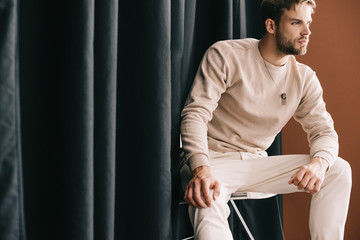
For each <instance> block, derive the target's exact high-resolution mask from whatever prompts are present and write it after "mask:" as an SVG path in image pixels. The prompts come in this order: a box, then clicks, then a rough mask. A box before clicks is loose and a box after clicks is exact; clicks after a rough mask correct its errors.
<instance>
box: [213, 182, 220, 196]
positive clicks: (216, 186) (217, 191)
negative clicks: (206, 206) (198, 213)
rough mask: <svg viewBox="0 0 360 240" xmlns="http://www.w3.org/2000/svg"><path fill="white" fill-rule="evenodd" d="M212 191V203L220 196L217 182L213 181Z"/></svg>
mask: <svg viewBox="0 0 360 240" xmlns="http://www.w3.org/2000/svg"><path fill="white" fill-rule="evenodd" d="M213 189H214V193H213V199H214V201H216V199H217V198H218V197H219V196H220V183H219V182H218V181H215V183H214V186H213Z"/></svg>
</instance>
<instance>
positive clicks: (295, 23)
mask: <svg viewBox="0 0 360 240" xmlns="http://www.w3.org/2000/svg"><path fill="white" fill-rule="evenodd" d="M299 23H300V22H299V21H297V22H292V23H291V25H297V24H299Z"/></svg>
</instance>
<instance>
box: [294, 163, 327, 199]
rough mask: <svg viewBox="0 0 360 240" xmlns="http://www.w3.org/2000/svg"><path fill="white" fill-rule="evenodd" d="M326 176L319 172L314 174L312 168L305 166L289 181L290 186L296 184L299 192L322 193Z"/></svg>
mask: <svg viewBox="0 0 360 240" xmlns="http://www.w3.org/2000/svg"><path fill="white" fill-rule="evenodd" d="M323 180H324V176H323V175H322V174H320V173H319V172H314V171H313V170H312V169H311V167H309V166H307V165H305V166H303V167H301V168H300V169H299V171H297V172H296V173H295V174H294V175H293V176H291V178H290V180H289V182H288V183H289V184H294V185H295V186H297V188H298V189H299V190H304V191H306V192H308V193H310V194H315V193H317V192H319V191H320V188H321V185H322V182H323Z"/></svg>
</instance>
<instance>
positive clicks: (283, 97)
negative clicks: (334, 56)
mask: <svg viewBox="0 0 360 240" xmlns="http://www.w3.org/2000/svg"><path fill="white" fill-rule="evenodd" d="M263 62H264V65H265V68H266V70H267V72H268V74H269V76H270V78H271V80H272V81H273V83H274V84H275V86H276V88H277V89H278V90H279V91H280V92H281V94H280V98H281V103H282V105H286V92H284V91H281V90H280V88H279V87H278V85H277V84H276V82H275V81H274V79H273V77H272V76H271V73H270V71H269V68H268V66H267V65H266V62H265V59H264V58H263ZM286 78H287V69H286V73H285V87H286Z"/></svg>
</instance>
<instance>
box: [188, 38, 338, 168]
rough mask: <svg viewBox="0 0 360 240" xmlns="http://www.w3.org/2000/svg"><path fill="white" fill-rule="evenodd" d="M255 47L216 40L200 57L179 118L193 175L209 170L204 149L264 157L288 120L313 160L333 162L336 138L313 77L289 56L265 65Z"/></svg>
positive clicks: (249, 41)
mask: <svg viewBox="0 0 360 240" xmlns="http://www.w3.org/2000/svg"><path fill="white" fill-rule="evenodd" d="M258 43H259V41H258V40H256V39H241V40H227V41H220V42H217V43H215V44H214V45H213V46H211V47H210V48H209V49H208V50H207V52H206V53H205V55H204V57H203V59H202V61H201V63H200V66H199V69H198V72H197V74H196V77H195V80H194V84H193V87H192V90H191V92H190V94H189V97H188V99H187V101H186V103H185V107H184V109H183V111H182V114H181V116H182V122H181V138H182V144H183V150H184V154H185V161H186V163H188V165H189V166H190V168H191V169H192V170H193V169H195V168H196V167H199V166H202V165H208V166H209V165H210V163H209V160H208V149H211V150H214V151H218V152H229V151H239V152H249V153H253V154H259V155H264V154H266V152H265V150H266V149H267V148H268V147H269V146H270V145H271V143H272V142H273V140H274V138H275V137H276V135H277V134H278V133H279V132H280V131H281V129H282V128H283V127H284V126H285V124H286V123H287V122H288V121H289V120H290V119H291V117H294V118H295V120H296V121H298V122H299V123H300V124H301V125H302V127H303V129H304V131H305V132H306V133H307V138H308V141H309V145H310V155H311V156H312V157H315V156H320V157H323V158H325V159H326V160H327V161H328V162H329V166H331V165H332V164H333V162H334V161H335V160H336V157H337V154H338V137H337V134H336V132H335V130H334V124H333V120H332V118H331V116H330V115H329V113H328V112H327V111H326V108H325V103H324V101H323V97H322V88H321V86H320V83H319V80H318V79H317V77H316V75H315V72H314V71H312V70H311V69H310V68H309V67H308V66H306V65H304V64H301V63H298V62H297V61H296V59H295V57H294V56H290V57H289V60H288V62H287V63H286V64H285V65H284V66H281V67H277V66H274V65H271V64H270V63H265V62H264V60H263V58H262V57H261V55H260V52H259V50H258ZM265 64H267V66H268V70H267V68H266V67H265ZM271 77H272V78H271ZM283 92H285V93H286V94H287V100H286V104H285V105H283V104H282V99H281V97H280V95H281V93H283Z"/></svg>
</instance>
